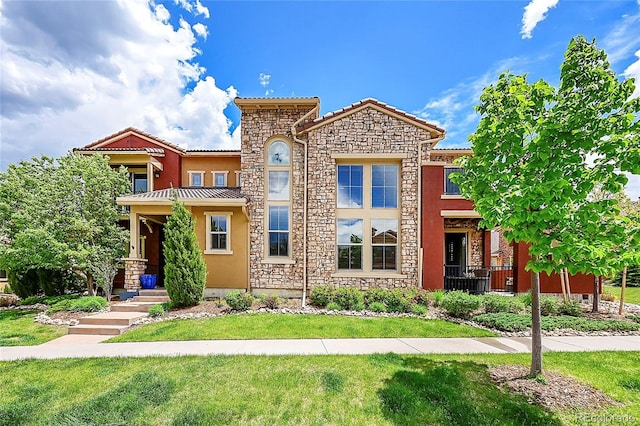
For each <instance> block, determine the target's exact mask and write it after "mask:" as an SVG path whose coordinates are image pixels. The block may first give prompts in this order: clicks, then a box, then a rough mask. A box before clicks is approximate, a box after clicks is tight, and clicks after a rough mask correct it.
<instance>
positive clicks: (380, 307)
mask: <svg viewBox="0 0 640 426" xmlns="http://www.w3.org/2000/svg"><path fill="white" fill-rule="evenodd" d="M369 310H370V311H371V312H387V307H386V306H384V303H382V302H373V303H371V304H370V305H369Z"/></svg>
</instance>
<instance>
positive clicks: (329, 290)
mask: <svg viewBox="0 0 640 426" xmlns="http://www.w3.org/2000/svg"><path fill="white" fill-rule="evenodd" d="M334 290H335V288H333V287H332V286H330V285H328V284H325V285H319V286H316V287H313V288H312V289H311V292H310V293H309V299H310V302H311V304H312V305H314V306H317V307H319V308H324V307H325V306H327V304H328V303H329V302H331V301H332V300H333V292H334Z"/></svg>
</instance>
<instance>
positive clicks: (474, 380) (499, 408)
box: [378, 357, 562, 426]
mask: <svg viewBox="0 0 640 426" xmlns="http://www.w3.org/2000/svg"><path fill="white" fill-rule="evenodd" d="M404 367H406V368H405V369H402V370H399V371H397V372H396V373H395V374H394V375H393V376H392V377H391V378H390V379H389V380H387V381H386V383H385V386H384V387H383V388H382V389H380V390H379V391H378V395H379V397H380V400H381V403H382V412H383V415H384V416H385V417H386V418H387V419H388V420H389V421H391V422H393V423H394V424H397V425H428V424H438V425H451V426H464V425H473V426H478V425H525V424H526V425H561V424H562V423H561V421H560V420H559V419H558V418H557V417H556V416H555V415H554V414H553V413H551V412H549V411H546V410H544V409H543V408H541V407H538V406H535V405H531V404H529V403H528V402H527V400H526V398H524V397H523V396H520V395H514V394H511V393H509V392H505V391H503V390H501V389H499V388H498V387H497V386H495V385H494V384H493V383H491V380H490V378H489V376H488V374H487V367H486V366H485V365H480V364H476V363H473V362H457V361H450V362H436V361H431V360H427V359H422V358H414V357H405V363H404Z"/></svg>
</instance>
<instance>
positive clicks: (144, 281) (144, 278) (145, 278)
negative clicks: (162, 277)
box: [140, 274, 157, 289]
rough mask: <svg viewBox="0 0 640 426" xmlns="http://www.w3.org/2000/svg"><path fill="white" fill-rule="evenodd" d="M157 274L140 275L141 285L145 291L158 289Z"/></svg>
mask: <svg viewBox="0 0 640 426" xmlns="http://www.w3.org/2000/svg"><path fill="white" fill-rule="evenodd" d="M156 280H157V277H156V274H142V275H140V285H141V286H142V288H144V289H150V288H156Z"/></svg>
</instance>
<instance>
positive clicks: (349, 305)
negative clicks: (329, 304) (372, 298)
mask: <svg viewBox="0 0 640 426" xmlns="http://www.w3.org/2000/svg"><path fill="white" fill-rule="evenodd" d="M333 302H335V303H337V304H338V306H340V309H342V310H350V311H357V310H360V311H361V310H362V309H363V308H364V297H363V294H362V292H361V291H360V290H358V289H357V288H353V287H340V288H338V289H336V290H335V291H334V292H333Z"/></svg>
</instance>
